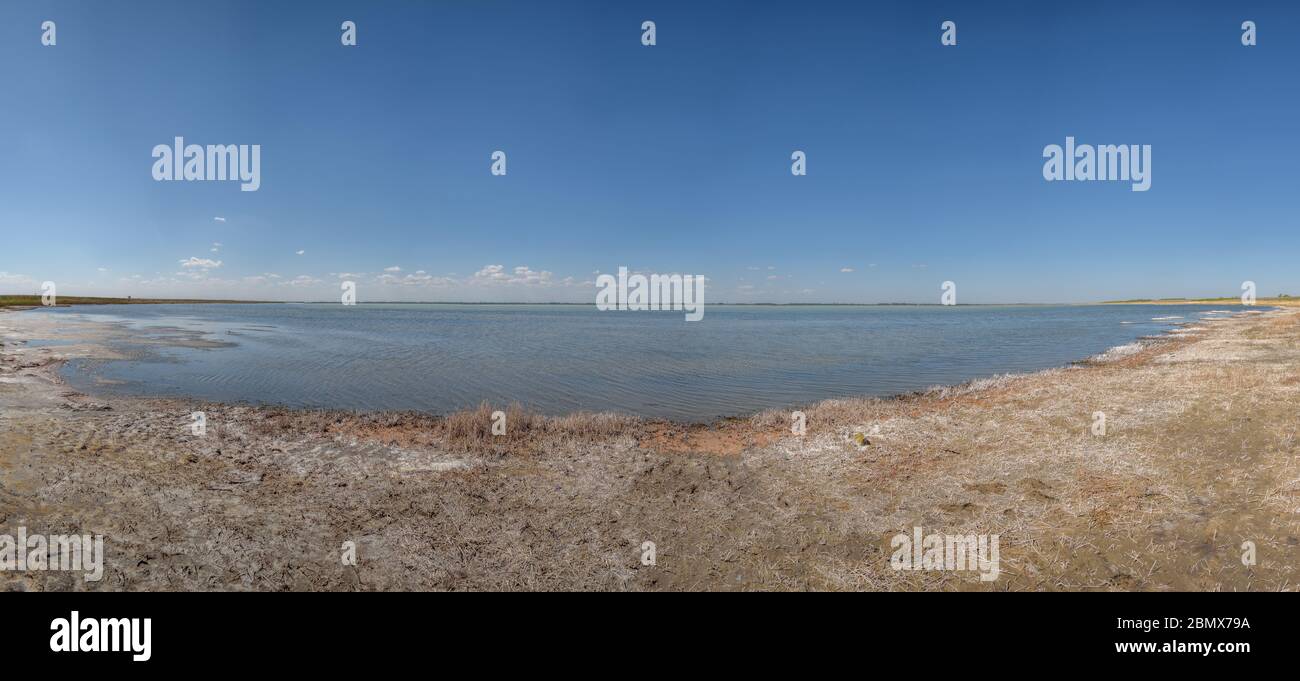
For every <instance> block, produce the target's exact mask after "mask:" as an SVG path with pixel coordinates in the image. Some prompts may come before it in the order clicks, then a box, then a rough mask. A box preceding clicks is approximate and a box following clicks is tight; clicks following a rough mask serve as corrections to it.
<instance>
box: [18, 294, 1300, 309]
mask: <svg viewBox="0 0 1300 681" xmlns="http://www.w3.org/2000/svg"><path fill="white" fill-rule="evenodd" d="M336 302H338V301H334V300H223V299H204V298H111V297H100V296H59V297H58V298H57V303H56V305H54V306H53V307H71V306H73V305H285V304H299V305H322V304H331V303H336ZM357 304H358V305H567V306H579V307H582V306H590V305H592V303H563V302H526V301H507V302H488V301H476V302H467V301H439V300H422V301H405V300H370V301H364V302H358V303H357ZM710 304H711V305H716V306H718V307H723V306H727V307H1030V306H1084V305H1215V304H1224V305H1240V304H1241V299H1240V298H1134V299H1131V300H1102V301H1096V302H1086V303H958V304H956V305H951V306H945V305H942V304H940V303H898V302H893V303H730V302H718V303H710ZM1255 304H1256V305H1275V306H1279V307H1296V306H1300V298H1292V297H1290V296H1286V297H1282V298H1259V299H1257V300H1256V302H1255ZM37 307H42V305H41V297H40V296H39V295H14V296H10V295H0V309H6V308H8V309H15V310H22V309H32V308H37Z"/></svg>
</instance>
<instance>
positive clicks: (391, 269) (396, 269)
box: [384, 265, 402, 272]
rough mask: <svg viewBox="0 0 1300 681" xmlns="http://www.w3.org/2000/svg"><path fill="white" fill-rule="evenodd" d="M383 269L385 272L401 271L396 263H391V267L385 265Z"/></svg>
mask: <svg viewBox="0 0 1300 681" xmlns="http://www.w3.org/2000/svg"><path fill="white" fill-rule="evenodd" d="M384 271H385V272H401V271H402V268H400V267H398V266H397V265H393V266H392V267H385V268H384Z"/></svg>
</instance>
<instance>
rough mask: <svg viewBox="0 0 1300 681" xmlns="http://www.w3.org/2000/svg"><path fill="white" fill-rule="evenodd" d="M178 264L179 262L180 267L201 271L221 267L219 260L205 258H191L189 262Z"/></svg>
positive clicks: (184, 261) (183, 261)
mask: <svg viewBox="0 0 1300 681" xmlns="http://www.w3.org/2000/svg"><path fill="white" fill-rule="evenodd" d="M180 262H181V267H185V268H198V269H201V270H211V269H216V268H218V267H221V261H220V260H209V259H207V258H195V257H193V256H191V257H190V259H189V260H182V261H180Z"/></svg>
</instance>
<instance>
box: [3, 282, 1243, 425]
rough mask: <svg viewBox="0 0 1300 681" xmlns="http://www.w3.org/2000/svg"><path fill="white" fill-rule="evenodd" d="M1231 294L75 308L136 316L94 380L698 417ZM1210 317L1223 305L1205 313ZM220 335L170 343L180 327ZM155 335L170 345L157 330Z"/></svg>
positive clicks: (1135, 333)
mask: <svg viewBox="0 0 1300 681" xmlns="http://www.w3.org/2000/svg"><path fill="white" fill-rule="evenodd" d="M1241 309H1242V308H1241V307H1240V306H1224V305H1217V306H1211V305H1205V306H1197V305H1167V306H1164V305H1087V306H988V307H985V306H957V307H940V306H861V307H858V306H780V307H775V306H726V305H715V306H710V307H708V308H707V311H706V314H705V317H704V319H703V320H702V321H698V322H687V321H685V320H684V319H683V315H682V313H681V312H630V311H628V312H619V311H610V312H601V311H597V310H596V309H595V307H594V306H568V305H435V304H418V305H398V304H393V305H385V304H371V305H356V306H349V307H344V306H342V305H339V304H301V305H295V304H274V305H115V306H103V307H73V308H55V309H51V310H41V311H34V312H31V313H26V314H49V315H72V316H76V317H81V318H85V319H92V320H101V321H106V322H111V323H113V324H117V325H119V326H122V327H125V328H126V329H129V330H130V331H131V333H130V334H129V335H128V337H127V338H128V340H122V341H114V342H113V345H114V346H115V347H116V349H119V350H122V351H123V352H126V353H128V354H129V355H130V356H131V359H127V360H114V361H108V362H98V361H96V362H86V361H74V362H71V363H69V364H68V365H67V366H66V367H65V368H64V377H65V378H66V379H67V380H68V381H69V383H71V384H72V385H73V386H74V387H76V388H78V389H80V390H83V391H85V392H89V393H91V394H103V393H121V394H133V395H150V396H191V397H196V398H201V399H206V400H216V401H228V402H239V401H244V402H252V403H270V404H283V405H288V406H294V407H329V408H342V409H414V410H421V411H427V412H434V413H445V412H448V411H453V410H456V409H462V408H466V407H473V406H475V405H477V404H478V403H479V402H481V401H483V400H487V401H489V402H492V403H493V404H495V405H504V404H506V403H509V402H512V401H515V402H519V403H521V404H523V405H525V406H528V407H532V408H534V409H536V410H538V411H541V412H544V413H550V414H558V413H566V412H571V411H577V410H589V411H605V410H612V411H621V412H627V413H632V414H638V415H642V416H649V417H665V418H672V419H677V420H683V421H704V420H709V419H712V418H715V417H718V416H725V415H737V414H748V413H753V412H755V411H758V410H761V409H764V408H768V407H788V406H792V405H797V404H806V403H809V402H813V401H816V400H821V399H825V398H831V397H843V396H850V395H882V396H883V395H892V394H898V393H904V392H910V391H913V390H919V389H924V388H927V387H930V386H932V385H936V384H953V383H961V382H963V381H967V380H970V379H973V378H979V377H983V376H990V375H993V374H998V373H1004V372H1021V371H1031V370H1036V369H1043V368H1047V367H1054V366H1061V365H1065V364H1068V363H1069V362H1071V361H1075V360H1080V359H1083V358H1086V357H1088V356H1091V355H1094V354H1096V353H1100V352H1103V351H1105V350H1106V349H1108V348H1110V347H1113V346H1116V345H1122V344H1125V343H1129V342H1132V341H1133V340H1135V339H1137V338H1138V337H1140V336H1145V335H1152V334H1157V333H1160V332H1162V331H1166V330H1168V329H1169V328H1171V327H1172V326H1173V325H1175V324H1178V323H1183V322H1194V321H1197V320H1199V319H1202V318H1204V317H1205V316H1207V315H1206V314H1205V313H1209V312H1211V311H1214V310H1233V311H1239V310H1241ZM1208 316H1213V315H1208ZM178 333H179V334H182V335H186V336H188V337H190V338H195V337H201V338H203V339H205V340H209V341H217V343H215V344H213V345H217V347H191V346H192V345H193V343H188V344H185V346H177V345H176V344H174V343H171V342H170V341H167V340H166V339H168V338H174V337H175V336H176V335H177V334H178ZM160 339H162V340H164V341H165V342H161V343H160V342H158V341H159V340H160Z"/></svg>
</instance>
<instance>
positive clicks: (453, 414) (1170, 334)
mask: <svg viewBox="0 0 1300 681" xmlns="http://www.w3.org/2000/svg"><path fill="white" fill-rule="evenodd" d="M211 302H212V303H214V304H225V303H226V301H211ZM142 304H144V303H142ZM374 304H386V303H374ZM419 304H426V303H419ZM468 304H477V303H468ZM504 304H512V303H504ZM1094 304H1097V305H1100V304H1133V305H1146V304H1152V303H1146V302H1134V303H1128V302H1123V303H1083V304H1082V305H1094ZM1196 304H1202V303H1196ZM882 305H885V306H892V305H895V304H892V303H886V304H882ZM1010 305H1020V304H1010ZM1023 305H1029V306H1033V305H1037V304H1036V303H1026V304H1023ZM71 306H72V304H69V305H59V307H71ZM1006 306H1008V305H1004V304H994V305H987V306H985V305H970V306H967V307H1006ZM32 309H41V306H36V307H30V308H29V307H21V308H20V307H11V308H5V307H0V316H2V315H4V313H6V312H15V313H16V312H24V311H27V310H32ZM1271 309H1285V308H1284V307H1275V306H1265V305H1261V306H1260V309H1257V310H1235V311H1231V312H1229V313H1228V314H1230V315H1231V316H1232V317H1238V316H1240V315H1243V314H1246V315H1249V314H1259V313H1263V312H1266V311H1269V310H1271ZM1203 321H1204V320H1201V319H1192V320H1187V321H1182V322H1177V323H1173V324H1172V325H1171V328H1169V329H1166V330H1163V331H1161V332H1159V333H1157V334H1151V335H1145V336H1137V337H1135V338H1134V339H1133V340H1132V341H1129V342H1128V343H1123V344H1121V345H1118V346H1112V347H1108V348H1106V349H1104V350H1102V351H1101V352H1098V353H1094V354H1092V355H1087V356H1083V357H1080V358H1077V359H1072V360H1068V361H1066V362H1064V363H1063V364H1060V365H1057V366H1051V367H1046V368H1041V369H1030V370H1025V371H1019V370H1011V371H1007V372H995V373H992V374H989V375H986V376H979V377H976V378H972V379H969V380H966V381H962V382H957V383H951V384H946V383H940V384H933V385H929V386H926V387H924V388H917V389H914V390H907V391H902V392H898V393H889V394H882V395H866V394H863V395H850V396H843V397H829V398H822V399H817V400H813V401H811V402H802V403H793V404H789V405H784V406H781V407H769V408H760V409H757V410H755V411H745V412H742V413H737V414H732V415H721V416H714V417H710V418H708V419H707V420H699V421H695V420H690V421H688V420H679V419H673V418H666V417H655V416H647V415H641V414H635V413H628V412H622V411H612V410H603V411H595V410H586V409H579V410H575V411H569V412H564V413H559V414H544V413H540V412H534V411H531V410H528V409H527V408H522V407H521V406H520V405H518V404H516V403H511V404H508V405H507V404H499V405H491V408H488V409H487V410H486V413H487V414H490V413H491V411H493V410H494V409H502V410H511V414H526V415H527V416H528V418H530V419H541V420H546V419H575V418H580V417H585V416H598V417H602V418H616V419H622V420H628V421H633V422H638V423H643V424H659V425H666V426H670V427H679V428H688V429H695V428H712V427H714V426H715V425H719V424H724V423H730V422H735V421H748V420H752V419H755V418H758V417H760V416H762V415H763V414H764V413H766V412H782V411H784V412H790V411H793V410H800V409H806V408H810V407H813V406H816V405H818V404H820V403H822V402H834V401H840V400H846V399H873V400H902V399H909V398H915V397H920V396H924V395H926V394H929V393H932V392H935V391H941V392H946V391H953V390H963V389H965V388H966V387H967V386H970V385H972V384H979V383H983V382H987V381H990V380H1005V379H1008V378H1013V377H1022V376H1030V375H1034V374H1037V373H1042V372H1051V371H1056V370H1059V369H1068V368H1073V367H1077V366H1086V365H1088V364H1090V363H1092V362H1095V361H1097V360H1098V359H1099V358H1103V357H1105V356H1107V355H1110V354H1112V353H1114V352H1116V351H1117V350H1119V349H1121V348H1125V347H1128V346H1141V349H1146V347H1147V346H1148V345H1151V344H1159V343H1167V342H1171V341H1173V340H1175V339H1177V338H1178V337H1180V336H1181V335H1183V334H1184V333H1185V332H1186V330H1187V329H1188V328H1189V327H1190V328H1197V326H1198V325H1199V324H1201V323H1202V322H1203ZM78 323H80V322H78ZM104 324H107V323H106V322H91V323H86V325H87V326H94V325H104ZM0 331H3V329H0ZM205 335H207V334H206V333H205V332H200V333H199V334H197V335H195V336H194V337H193V338H191V339H190V340H189V341H188V342H177V343H175V345H177V346H178V347H210V346H207V345H204V343H206V342H207V341H204V340H203V339H202V338H201V337H202V336H205ZM31 340H35V339H32V338H25V339H20V341H21V342H22V343H24V344H25V343H27V342H29V341H31ZM55 340H59V339H55ZM87 345H91V346H94V347H95V348H97V351H98V352H99V354H98V355H93V356H87V355H82V356H80V357H78V358H90V359H108V360H112V359H122V357H120V356H118V355H117V353H114V352H112V351H110V350H108V349H107V348H106V347H104V346H102V345H99V344H98V343H91V344H87ZM2 346H3V339H2V338H0V347H2ZM211 347H215V346H211ZM2 354H3V353H2V352H0V355H2ZM54 354H55V357H54V359H55V360H56V363H55V364H54V365H53V366H51V367H50V368H49V374H50V376H49V378H50V379H51V380H53V381H56V382H58V383H59V384H60V385H64V386H66V387H67V388H68V389H69V390H74V391H77V392H78V394H81V395H82V396H83V397H85V398H87V399H89V398H94V399H99V400H108V401H111V400H146V401H153V402H159V403H161V402H175V403H182V402H184V403H200V404H209V405H224V406H230V407H248V408H254V409H267V410H276V411H289V412H301V413H320V414H343V415H351V416H358V415H361V416H365V415H369V416H383V415H386V414H388V415H400V416H404V417H418V418H425V419H435V420H448V419H463V418H466V417H467V416H468V415H469V414H476V413H479V414H480V416H481V413H483V412H484V409H485V407H487V405H489V402H488V401H484V402H482V403H480V405H479V406H478V407H471V408H465V409H459V410H455V411H450V412H432V411H422V410H416V409H374V408H364V407H357V408H348V407H304V406H294V405H288V404H281V403H276V402H272V401H268V402H256V401H241V400H236V401H231V400H210V399H207V398H202V397H198V396H188V395H181V396H166V395H131V394H111V393H96V392H87V393H81V391H80V390H79V389H76V388H73V387H72V386H70V385H68V384H67V382H66V381H64V380H63V378H62V377H61V376H60V375H59V370H60V369H61V368H62V366H63V365H64V364H66V362H67V361H68V360H69V359H73V358H72V357H65V356H59V355H58V353H54Z"/></svg>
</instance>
